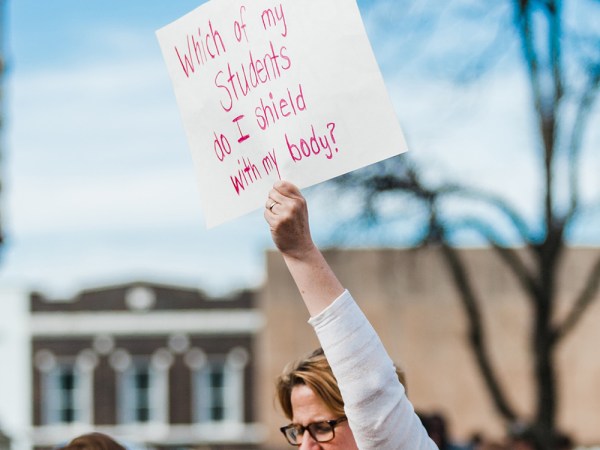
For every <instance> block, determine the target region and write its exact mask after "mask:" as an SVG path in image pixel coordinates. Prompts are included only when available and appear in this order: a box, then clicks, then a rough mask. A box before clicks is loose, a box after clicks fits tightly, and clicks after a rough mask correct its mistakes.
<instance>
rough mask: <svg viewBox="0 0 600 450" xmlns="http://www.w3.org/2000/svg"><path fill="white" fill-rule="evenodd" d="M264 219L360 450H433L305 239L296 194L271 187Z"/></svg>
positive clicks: (390, 370) (302, 206) (365, 325)
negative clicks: (308, 316)
mask: <svg viewBox="0 0 600 450" xmlns="http://www.w3.org/2000/svg"><path fill="white" fill-rule="evenodd" d="M265 208H266V209H265V219H266V220H267V222H268V223H269V226H270V227H271V235H272V237H273V242H274V243H275V245H276V246H277V248H278V249H279V251H280V252H281V254H282V255H283V257H284V260H285V262H286V264H287V266H288V269H289V271H290V273H291V274H292V277H293V278H294V281H295V282H296V285H297V286H298V289H299V290H300V294H301V295H302V299H303V300H304V303H305V304H306V307H307V309H308V311H309V313H310V315H311V319H310V321H309V322H310V324H311V325H312V326H313V328H314V330H315V332H316V333H317V337H318V338H319V342H320V343H321V346H322V347H323V350H324V352H325V356H326V357H327V360H328V362H329V364H330V366H331V369H332V371H333V374H334V375H335V377H336V380H337V382H338V385H339V388H340V392H341V394H342V398H343V400H344V410H345V413H346V416H347V418H348V422H349V424H350V428H351V429H352V432H353V435H354V438H355V439H356V443H357V445H358V448H359V449H360V450H435V449H436V446H435V444H434V443H433V442H432V441H431V440H430V439H429V437H428V436H427V432H426V431H425V429H424V428H423V426H422V424H421V422H420V420H419V418H418V417H417V415H416V414H415V412H414V409H413V406H412V404H411V403H410V402H409V401H408V399H407V397H406V395H405V390H404V387H403V386H402V384H401V383H400V381H399V380H398V377H397V375H396V371H395V368H394V364H393V362H392V360H391V359H390V357H389V356H388V354H387V352H386V351H385V349H384V347H383V344H382V342H381V340H380V339H379V336H378V335H377V333H376V332H375V330H374V329H373V327H372V326H371V324H370V323H369V321H368V320H367V318H366V317H365V315H364V314H363V313H362V311H361V310H360V308H359V307H358V305H357V304H356V303H355V302H354V299H353V298H352V296H351V295H350V293H349V292H348V291H346V290H345V289H344V288H343V286H342V284H341V283H340V281H339V280H338V279H337V277H336V276H335V274H334V273H333V271H332V269H331V268H330V267H329V265H328V264H327V262H326V261H325V258H324V257H323V255H322V254H321V252H320V251H319V249H318V248H317V247H316V246H315V244H314V243H313V241H312V238H311V235H310V229H309V223H308V209H307V206H306V201H305V200H304V197H303V196H302V194H301V193H300V191H299V190H298V188H296V187H295V186H294V185H293V184H291V183H288V182H285V181H280V182H277V183H275V185H274V186H273V189H272V190H271V192H270V193H269V198H268V200H267V202H266V204H265Z"/></svg>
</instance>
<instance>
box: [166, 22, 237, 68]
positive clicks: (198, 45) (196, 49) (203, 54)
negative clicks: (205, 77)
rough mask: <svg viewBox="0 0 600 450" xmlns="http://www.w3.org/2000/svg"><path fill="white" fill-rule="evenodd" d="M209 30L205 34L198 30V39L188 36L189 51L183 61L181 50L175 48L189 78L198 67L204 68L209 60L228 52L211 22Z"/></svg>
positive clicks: (184, 55)
mask: <svg viewBox="0 0 600 450" xmlns="http://www.w3.org/2000/svg"><path fill="white" fill-rule="evenodd" d="M208 28H209V32H208V33H203V32H202V31H201V30H200V28H198V36H197V37H196V36H194V35H189V34H188V35H187V51H186V52H185V53H184V54H183V59H182V58H181V53H180V52H179V49H178V48H177V47H175V53H177V57H178V58H179V63H180V64H181V68H182V69H183V72H184V73H185V76H186V77H188V78H189V77H190V75H191V74H192V73H195V72H196V68H197V66H199V67H202V66H203V65H205V64H206V63H207V62H208V61H209V58H210V59H211V60H212V59H215V58H216V57H217V56H221V54H223V53H226V52H227V49H226V48H225V44H224V43H223V39H222V38H221V34H220V33H219V32H218V31H217V30H215V29H214V28H213V25H212V22H211V21H210V20H209V21H208Z"/></svg>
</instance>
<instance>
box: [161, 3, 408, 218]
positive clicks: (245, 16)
mask: <svg viewBox="0 0 600 450" xmlns="http://www.w3.org/2000/svg"><path fill="white" fill-rule="evenodd" d="M157 37H158V40H159V44H160V47H161V50H162V53H163V56H164V59H165V62H166V65H167V69H168V71H169V74H170V77H171V80H172V82H173V86H174V90H175V95H176V98H177V103H178V105H179V109H180V111H181V115H182V119H183V124H184V128H185V131H186V133H187V138H188V142H189V146H190V149H191V152H192V157H193V160H194V165H195V168H196V172H197V180H198V183H199V188H200V194H201V197H202V200H203V206H204V214H205V219H206V224H207V226H208V227H209V228H210V227H213V226H216V225H218V224H221V223H223V222H226V221H228V220H231V219H233V218H236V217H239V216H241V215H243V214H245V213H248V212H250V211H252V210H254V209H256V208H262V207H264V204H265V201H266V197H267V193H268V191H269V190H270V188H271V187H272V185H273V182H274V181H275V180H277V179H286V180H289V181H291V182H293V183H295V184H296V185H298V187H300V188H304V187H307V186H310V185H313V184H316V183H319V182H322V181H325V180H327V179H330V178H333V177H336V176H338V175H342V174H344V173H347V172H350V171H352V170H355V169H358V168H360V167H363V166H366V165H369V164H372V163H375V162H378V161H381V160H383V159H386V158H389V157H391V156H394V155H397V154H399V153H402V152H403V151H405V150H406V144H405V141H404V137H403V135H402V131H401V129H400V126H399V124H398V121H397V118H396V116H395V113H394V111H393V108H392V105H391V102H390V99H389V97H388V94H387V91H386V89H385V86H384V83H383V79H382V76H381V73H380V71H379V68H378V66H377V62H376V61H375V57H374V55H373V52H372V50H371V46H370V43H369V40H368V38H367V35H366V32H365V30H364V26H363V23H362V20H361V17H360V12H359V10H358V6H357V4H356V1H355V0H277V1H265V0H211V1H209V2H207V3H205V4H203V5H201V6H200V7H198V8H197V9H195V10H194V11H192V12H190V13H189V14H187V15H185V16H183V17H181V18H180V19H178V20H176V21H175V22H173V23H171V24H170V25H167V26H166V27H164V28H162V29H160V30H158V31H157Z"/></svg>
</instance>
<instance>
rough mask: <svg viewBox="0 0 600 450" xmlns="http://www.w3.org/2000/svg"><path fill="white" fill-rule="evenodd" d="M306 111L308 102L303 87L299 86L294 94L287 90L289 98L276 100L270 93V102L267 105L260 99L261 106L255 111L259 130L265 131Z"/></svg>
mask: <svg viewBox="0 0 600 450" xmlns="http://www.w3.org/2000/svg"><path fill="white" fill-rule="evenodd" d="M305 110H306V101H305V100H304V93H303V92H302V85H301V84H299V85H298V91H297V92H296V93H294V94H292V92H291V91H290V90H289V89H287V96H284V97H281V98H280V99H279V100H275V98H274V97H273V93H272V92H269V100H267V102H266V103H265V101H264V99H262V98H261V99H260V105H258V106H257V107H256V109H255V110H254V114H255V116H256V123H257V124H258V126H259V128H260V129H261V130H263V131H265V130H266V129H267V128H269V126H270V125H272V124H274V123H275V122H277V121H279V120H281V119H283V118H285V117H289V116H291V115H294V116H297V115H298V113H299V112H300V111H305Z"/></svg>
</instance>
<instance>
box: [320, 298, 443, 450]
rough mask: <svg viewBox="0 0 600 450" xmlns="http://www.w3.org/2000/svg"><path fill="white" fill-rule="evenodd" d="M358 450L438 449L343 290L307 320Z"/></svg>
mask: <svg viewBox="0 0 600 450" xmlns="http://www.w3.org/2000/svg"><path fill="white" fill-rule="evenodd" d="M309 323H310V324H311V325H312V326H313V328H314V329H315V332H316V333H317V337H318V338H319V341H320V343H321V346H322V347H323V351H324V352H325V356H326V357H327V360H328V361H329V364H330V366H331V369H332V371H333V374H334V375H335V377H336V379H337V382H338V385H339V388H340V392H341V394H342V398H343V399H344V407H345V412H346V416H347V417H348V423H349V425H350V429H351V430H352V433H353V435H354V439H355V440H356V443H357V445H358V448H359V449H360V450H437V446H436V445H435V444H434V443H433V441H432V440H431V439H430V438H429V436H428V435H427V432H426V431H425V428H424V427H423V425H422V424H421V421H420V419H419V417H418V416H417V415H416V414H415V411H414V408H413V406H412V404H411V403H410V401H409V400H408V398H407V397H406V393H405V390H404V386H402V384H401V383H400V382H399V380H398V376H397V375H396V370H395V368H394V363H393V362H392V360H391V359H390V357H389V356H388V354H387V352H386V350H385V348H384V347H383V343H382V342H381V340H380V339H379V336H378V335H377V333H376V332H375V330H374V329H373V327H372V326H371V324H370V323H369V321H368V319H367V318H366V317H365V315H364V314H363V312H362V311H361V310H360V308H359V307H358V305H357V304H356V303H355V301H354V299H353V298H352V296H351V295H350V293H349V292H348V291H347V290H346V291H345V292H344V293H343V294H342V295H340V297H338V298H337V299H336V300H335V301H334V302H333V303H332V304H331V305H330V306H329V307H327V308H326V309H325V310H324V311H322V312H321V313H319V314H318V315H316V316H314V317H312V318H311V319H310V320H309Z"/></svg>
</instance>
